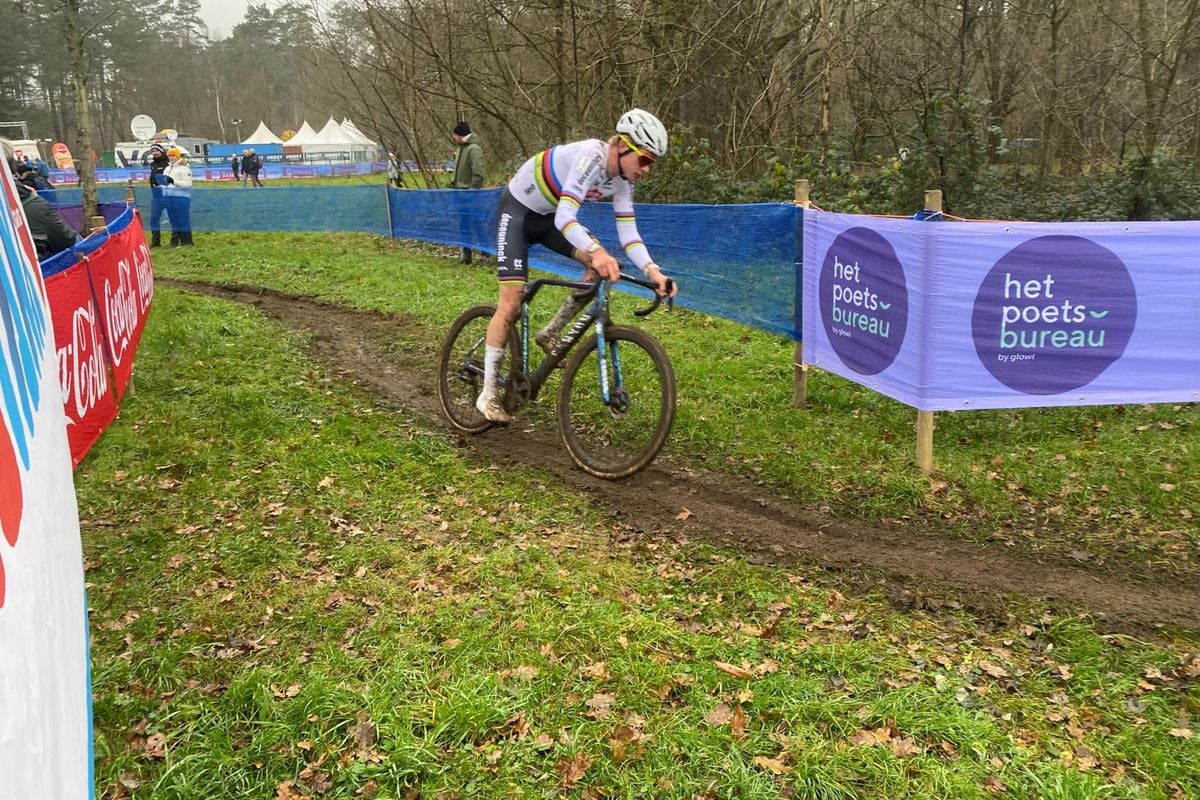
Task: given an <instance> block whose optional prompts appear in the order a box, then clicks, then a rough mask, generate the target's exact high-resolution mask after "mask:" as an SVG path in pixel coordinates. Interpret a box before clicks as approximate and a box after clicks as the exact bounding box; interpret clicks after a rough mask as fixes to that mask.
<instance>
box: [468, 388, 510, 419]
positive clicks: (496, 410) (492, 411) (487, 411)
mask: <svg viewBox="0 0 1200 800" xmlns="http://www.w3.org/2000/svg"><path fill="white" fill-rule="evenodd" d="M475 410H476V411H478V412H479V413H480V414H483V416H484V418H486V419H487V421H488V422H495V423H496V424H497V425H507V424H508V423H510V422H512V414H509V413H508V412H507V411H505V410H504V405H503V404H502V403H501V402H500V398H499V397H495V396H493V397H486V396H485V395H482V394H481V395H479V397H478V398H477V399H476V400H475Z"/></svg>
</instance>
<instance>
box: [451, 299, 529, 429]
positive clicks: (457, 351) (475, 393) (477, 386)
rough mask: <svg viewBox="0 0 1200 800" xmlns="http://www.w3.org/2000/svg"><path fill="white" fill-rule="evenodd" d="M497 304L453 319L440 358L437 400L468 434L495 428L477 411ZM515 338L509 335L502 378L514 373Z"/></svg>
mask: <svg viewBox="0 0 1200 800" xmlns="http://www.w3.org/2000/svg"><path fill="white" fill-rule="evenodd" d="M495 313H496V307H495V306H494V305H483V306H474V307H473V308H468V309H467V310H466V311H464V312H463V313H462V314H460V315H459V316H458V319H456V320H454V323H453V324H452V325H451V326H450V332H449V333H447V334H446V340H445V341H444V342H443V343H442V350H441V353H440V354H439V355H438V400H439V401H441V404H442V411H444V412H445V414H446V419H448V420H450V424H451V425H453V426H454V427H456V428H458V429H459V430H460V431H465V432H467V433H482V432H483V431H485V430H487V429H488V428H490V427H491V426H492V423H490V422H488V420H487V418H486V417H485V416H483V414H480V413H479V411H478V410H477V409H476V408H475V399H476V398H477V397H479V393H480V392H481V391H482V390H483V356H484V349H485V344H486V343H485V341H484V340H485V337H486V335H487V329H488V324H489V323H490V322H491V321H492V316H493V315H494V314H495ZM513 352H514V342H513V337H512V335H511V333H510V335H509V342H508V347H507V348H506V352H505V354H504V360H503V362H502V363H501V364H500V370H499V374H500V375H507V374H508V373H509V372H510V371H511V370H512V365H513V364H514V360H513V358H512V355H513Z"/></svg>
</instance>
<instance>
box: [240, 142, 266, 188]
mask: <svg viewBox="0 0 1200 800" xmlns="http://www.w3.org/2000/svg"><path fill="white" fill-rule="evenodd" d="M245 168H246V167H245V164H244V163H243V165H242V169H245ZM262 168H263V160H262V157H261V156H259V155H258V153H256V152H254V148H250V181H251V182H252V183H253V185H254V186H259V187H261V186H262V181H260V180H259V179H258V173H259V171H260V170H262ZM242 185H243V186H245V182H243V183H242Z"/></svg>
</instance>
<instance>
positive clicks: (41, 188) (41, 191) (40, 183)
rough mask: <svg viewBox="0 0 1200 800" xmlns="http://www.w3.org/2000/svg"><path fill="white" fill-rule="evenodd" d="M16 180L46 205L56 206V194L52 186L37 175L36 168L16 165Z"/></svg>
mask: <svg viewBox="0 0 1200 800" xmlns="http://www.w3.org/2000/svg"><path fill="white" fill-rule="evenodd" d="M16 178H17V180H18V181H19V182H21V183H23V184H25V185H26V186H28V187H29V188H30V189H33V190H34V191H35V192H37V193H38V195H39V196H40V197H42V198H43V199H44V200H45V201H46V202H47V203H50V204H51V205H57V204H58V192H56V191H55V190H54V185H53V184H52V183H50V181H48V180H46V179H45V178H43V177H42V176H41V175H39V174H38V172H37V169H36V168H34V169H30V168H29V167H27V166H25V165H24V164H18V165H17V174H16Z"/></svg>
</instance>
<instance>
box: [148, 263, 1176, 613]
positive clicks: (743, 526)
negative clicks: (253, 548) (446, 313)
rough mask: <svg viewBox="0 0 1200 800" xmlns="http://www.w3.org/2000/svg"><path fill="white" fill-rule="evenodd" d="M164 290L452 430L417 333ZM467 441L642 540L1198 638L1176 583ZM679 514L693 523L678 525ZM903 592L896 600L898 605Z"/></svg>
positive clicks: (554, 448) (210, 289) (248, 291)
mask: <svg viewBox="0 0 1200 800" xmlns="http://www.w3.org/2000/svg"><path fill="white" fill-rule="evenodd" d="M159 280H160V282H161V283H164V284H166V285H170V286H174V287H178V288H181V289H185V290H188V291H194V292H201V293H205V294H208V295H212V296H214V297H219V298H223V299H226V300H231V301H236V302H241V303H250V304H253V305H254V306H256V307H257V308H259V309H260V310H261V311H262V312H263V313H264V314H266V315H267V316H269V317H271V318H273V319H276V320H278V321H280V322H281V323H283V324H284V325H286V326H288V327H291V328H294V329H297V330H303V331H307V332H309V333H310V334H311V335H312V336H313V337H314V343H315V349H316V356H317V358H318V359H320V360H321V361H322V362H324V363H326V364H328V365H329V368H330V369H331V370H332V371H333V372H334V373H335V374H337V375H339V376H341V377H343V378H346V379H348V380H352V381H354V382H355V383H358V384H359V385H362V386H364V387H366V388H367V389H368V390H370V391H371V392H373V393H375V394H377V395H378V396H380V398H381V399H383V400H385V401H387V402H390V403H394V404H395V405H397V406H400V407H402V408H404V409H406V410H408V411H410V412H412V413H414V414H416V415H418V416H422V417H426V418H427V419H428V420H429V422H430V424H432V425H436V426H442V427H448V426H447V423H446V422H445V420H444V418H443V417H442V415H441V411H440V409H439V407H438V401H437V396H436V383H435V380H436V379H435V359H436V345H435V344H434V343H433V342H428V343H427V344H425V345H413V344H412V343H413V342H423V341H426V339H427V336H426V335H425V334H424V332H423V331H422V330H421V328H420V326H419V325H417V324H415V323H413V322H411V321H408V320H405V319H404V318H402V317H397V316H389V315H384V314H379V313H373V312H363V311H355V310H351V309H346V308H342V307H338V306H331V305H326V304H323V303H319V302H316V301H313V300H311V299H306V298H301V297H293V296H288V295H284V294H280V293H278V292H274V291H270V290H265V289H256V288H228V287H218V286H211V285H207V284H202V283H193V282H185V281H174V280H169V279H159ZM401 342H404V346H403V347H402V346H400V343H401ZM463 441H464V443H465V445H466V446H469V447H472V448H474V449H475V450H477V451H479V452H480V454H481V455H482V456H483V457H484V458H486V459H488V460H494V461H500V462H515V463H518V464H527V465H534V466H537V467H540V468H542V469H545V470H547V471H548V472H550V473H552V474H554V475H555V476H556V477H557V478H559V479H560V480H561V481H562V482H563V483H564V484H566V485H568V486H571V487H572V488H574V489H576V490H577V491H579V492H581V493H584V494H586V495H587V496H589V497H590V498H591V499H592V501H593V502H595V503H596V504H597V505H598V506H600V507H602V508H604V509H605V510H606V511H607V512H608V513H610V514H611V515H613V516H614V517H617V518H619V519H620V520H622V521H623V522H625V523H627V524H630V525H632V526H634V527H635V528H637V529H641V530H644V531H653V532H672V533H676V534H683V535H686V536H688V537H691V538H693V539H704V540H708V541H712V542H715V543H719V544H728V545H733V546H736V547H738V548H739V549H741V550H743V551H746V552H749V553H750V554H751V555H753V556H755V557H758V558H766V559H773V560H778V559H793V558H799V559H801V560H803V561H806V562H809V563H813V564H818V565H821V566H828V567H834V568H848V569H851V570H854V571H856V572H861V571H862V570H864V569H865V570H869V571H876V572H879V573H883V574H884V575H885V576H887V578H889V581H888V583H889V585H895V584H898V585H899V586H900V587H904V586H908V585H911V584H914V583H915V584H916V589H917V591H918V592H926V591H928V587H927V586H926V584H928V583H934V584H936V585H937V586H938V587H939V591H946V590H949V591H950V592H951V594H952V595H953V596H954V598H955V599H956V600H958V601H959V602H963V603H964V604H967V605H970V606H972V607H975V608H981V609H986V610H988V611H990V612H995V613H1001V614H1002V613H1003V610H1004V606H1005V596H1006V595H1008V594H1011V593H1017V594H1021V595H1024V596H1026V597H1029V598H1040V599H1045V600H1047V601H1052V602H1062V603H1067V604H1070V605H1073V606H1077V607H1080V608H1082V609H1085V610H1087V611H1088V612H1090V613H1092V614H1094V615H1095V616H1096V617H1097V618H1098V619H1099V620H1100V621H1101V623H1102V624H1103V625H1104V626H1106V627H1109V628H1115V629H1124V628H1136V629H1146V628H1153V627H1155V626H1158V625H1159V624H1164V625H1169V626H1173V627H1174V626H1177V627H1182V628H1189V629H1196V628H1198V627H1200V589H1198V588H1197V587H1196V586H1194V585H1191V584H1188V583H1184V582H1180V581H1178V580H1174V579H1170V578H1162V577H1155V578H1154V579H1153V580H1140V579H1137V578H1131V577H1129V576H1127V575H1123V574H1120V573H1106V572H1103V571H1100V570H1098V569H1097V568H1096V567H1089V566H1086V565H1076V564H1070V563H1060V562H1053V561H1049V560H1044V559H1036V558H1033V557H1031V556H1029V555H1026V554H1021V553H1014V552H1011V551H1007V549H1006V548H1004V547H1002V546H999V545H997V546H988V545H979V544H975V543H972V542H966V541H963V540H961V539H957V538H953V537H950V536H939V535H937V534H936V533H926V532H916V531H910V530H905V529H903V528H889V529H879V528H871V527H868V526H863V525H853V526H850V525H846V524H844V523H839V522H837V521H835V520H833V519H830V518H827V517H823V516H821V515H819V514H817V513H815V512H813V511H812V510H810V509H806V508H804V507H803V506H801V505H799V504H796V503H793V502H789V501H787V500H783V499H781V498H779V497H776V496H774V495H772V494H771V492H770V490H768V489H766V488H763V487H761V486H757V485H755V484H754V483H753V482H751V481H748V480H743V479H739V478H737V477H731V476H729V475H721V474H716V473H711V472H706V471H698V470H694V469H691V468H688V467H684V466H680V465H679V464H677V463H674V462H673V461H672V460H671V459H670V458H669V457H664V458H660V459H659V461H657V462H655V463H654V464H652V465H651V466H650V467H649V468H648V469H646V470H644V471H643V472H642V473H640V474H638V475H635V476H634V477H633V478H630V479H628V480H624V481H619V482H607V481H602V480H598V479H595V478H592V477H591V476H588V475H586V474H584V473H583V472H582V471H580V470H578V469H576V468H575V466H574V465H573V464H572V463H571V460H570V457H569V456H568V455H567V453H566V451H565V450H564V449H563V446H562V443H561V441H560V440H559V438H558V435H557V433H556V431H555V430H554V429H553V428H552V427H551V426H541V427H540V428H535V427H530V426H521V425H519V424H518V425H514V426H513V427H512V428H510V429H507V430H504V429H495V430H491V431H488V432H487V433H485V434H482V435H480V436H476V437H463ZM669 446H670V445H669V443H668V448H669ZM683 508H686V509H688V510H689V511H691V512H692V513H691V516H690V517H688V518H687V519H686V520H679V519H676V516H677V515H678V513H679V511H680V509H683ZM858 579H860V580H861V576H860V577H859V578H858ZM906 593H907V590H905V589H897V591H896V592H895V593H894V594H900V595H902V594H906ZM909 596H911V595H909Z"/></svg>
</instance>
